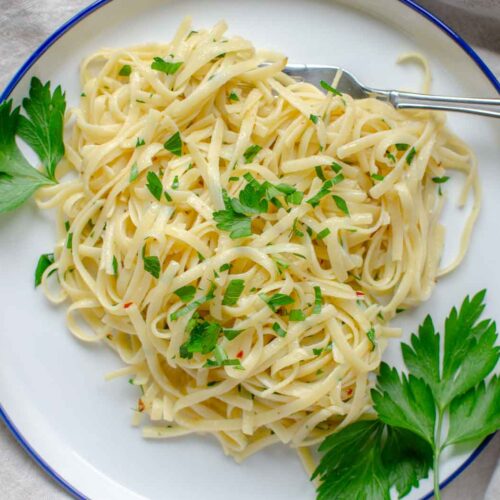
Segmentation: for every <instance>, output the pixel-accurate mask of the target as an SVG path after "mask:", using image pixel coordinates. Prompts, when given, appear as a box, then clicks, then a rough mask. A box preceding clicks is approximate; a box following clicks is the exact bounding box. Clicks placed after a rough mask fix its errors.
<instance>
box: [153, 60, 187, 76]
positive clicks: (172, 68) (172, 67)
mask: <svg viewBox="0 0 500 500" xmlns="http://www.w3.org/2000/svg"><path fill="white" fill-rule="evenodd" d="M181 66H182V62H169V61H165V59H162V58H161V57H154V58H153V62H152V63H151V69H154V70H156V71H161V72H162V73H165V74H166V75H174V74H175V73H177V71H178V69H179V68H180V67H181Z"/></svg>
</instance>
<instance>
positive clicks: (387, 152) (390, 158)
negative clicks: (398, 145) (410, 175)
mask: <svg viewBox="0 0 500 500" xmlns="http://www.w3.org/2000/svg"><path fill="white" fill-rule="evenodd" d="M385 156H386V157H387V158H389V160H391V161H392V162H393V163H396V157H395V156H394V155H393V154H392V153H391V152H390V151H386V152H385Z"/></svg>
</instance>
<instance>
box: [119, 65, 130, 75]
mask: <svg viewBox="0 0 500 500" xmlns="http://www.w3.org/2000/svg"><path fill="white" fill-rule="evenodd" d="M130 73H132V66H130V64H124V65H123V66H122V67H121V68H120V71H119V72H118V75H119V76H130Z"/></svg>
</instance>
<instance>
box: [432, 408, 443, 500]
mask: <svg viewBox="0 0 500 500" xmlns="http://www.w3.org/2000/svg"><path fill="white" fill-rule="evenodd" d="M442 425H443V411H442V410H441V408H438V412H437V429H436V436H435V439H434V441H435V444H434V457H433V465H432V468H433V476H434V498H435V499H436V500H441V492H440V491H439V457H440V455H441V449H442V447H441V427H442Z"/></svg>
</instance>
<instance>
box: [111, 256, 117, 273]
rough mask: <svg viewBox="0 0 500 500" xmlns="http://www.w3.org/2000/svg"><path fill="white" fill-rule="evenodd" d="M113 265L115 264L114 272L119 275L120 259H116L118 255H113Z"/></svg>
mask: <svg viewBox="0 0 500 500" xmlns="http://www.w3.org/2000/svg"><path fill="white" fill-rule="evenodd" d="M112 265H113V274H114V275H115V276H118V260H117V259H116V257H115V256H114V255H113V262H112Z"/></svg>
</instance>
